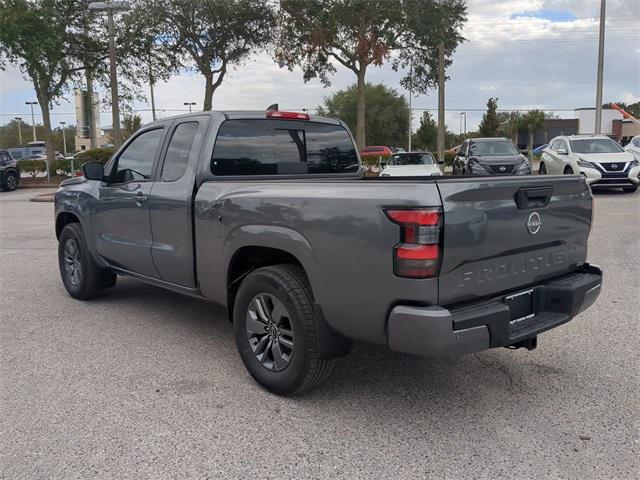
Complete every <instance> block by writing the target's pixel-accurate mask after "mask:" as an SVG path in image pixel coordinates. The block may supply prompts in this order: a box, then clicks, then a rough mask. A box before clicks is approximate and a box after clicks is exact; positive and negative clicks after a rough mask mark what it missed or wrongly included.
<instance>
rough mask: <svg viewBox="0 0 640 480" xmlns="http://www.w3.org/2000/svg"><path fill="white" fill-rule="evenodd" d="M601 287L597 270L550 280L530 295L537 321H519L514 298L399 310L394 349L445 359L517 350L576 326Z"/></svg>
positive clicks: (390, 325)
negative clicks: (551, 332)
mask: <svg viewBox="0 0 640 480" xmlns="http://www.w3.org/2000/svg"><path fill="white" fill-rule="evenodd" d="M601 286H602V271H601V270H600V269H599V268H598V267H596V266H594V265H585V266H584V267H582V269H581V270H579V271H578V272H574V273H571V274H568V275H563V276H561V277H556V278H553V279H550V280H547V281H545V282H542V283H541V284H539V285H536V286H533V287H530V288H529V289H525V290H531V291H532V293H531V295H532V298H533V306H534V307H533V315H531V317H530V318H520V319H515V320H514V319H513V318H512V312H511V310H510V307H509V306H508V305H507V304H506V303H505V297H508V296H509V293H507V294H505V295H502V296H500V297H496V298H493V299H490V300H482V301H478V302H473V303H466V304H463V305H459V306H453V307H449V308H443V307H439V306H431V307H412V306H396V307H394V308H393V309H392V310H391V313H390V314H389V318H388V322H387V338H388V342H389V347H390V348H391V349H392V350H395V351H397V352H404V353H412V354H416V355H423V356H426V357H432V358H442V357H455V356H458V355H462V354H465V353H471V352H478V351H481V350H485V349H487V348H493V347H506V346H509V345H513V344H515V343H518V342H521V341H523V340H525V339H528V338H532V337H535V336H536V335H538V334H539V333H542V332H544V331H546V330H549V329H551V328H554V327H557V326H559V325H562V324H563V323H566V322H568V321H569V320H571V319H572V318H573V317H574V316H576V315H577V314H578V313H580V312H582V311H583V310H585V309H587V308H588V307H589V306H591V304H593V302H595V300H596V298H598V295H599V293H600V288H601ZM510 293H516V292H510Z"/></svg>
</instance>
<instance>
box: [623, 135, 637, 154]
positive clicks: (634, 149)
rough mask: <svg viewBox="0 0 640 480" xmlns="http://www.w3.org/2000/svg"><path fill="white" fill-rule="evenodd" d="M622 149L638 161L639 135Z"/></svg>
mask: <svg viewBox="0 0 640 480" xmlns="http://www.w3.org/2000/svg"><path fill="white" fill-rule="evenodd" d="M624 149H625V151H627V152H631V153H632V154H633V156H634V157H635V158H636V160H640V135H636V136H635V137H633V138H632V139H631V140H630V141H629V143H627V145H626V146H625V147H624Z"/></svg>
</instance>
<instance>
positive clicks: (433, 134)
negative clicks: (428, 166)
mask: <svg viewBox="0 0 640 480" xmlns="http://www.w3.org/2000/svg"><path fill="white" fill-rule="evenodd" d="M411 140H412V141H411V143H412V144H413V145H414V146H415V148H416V149H420V150H428V151H431V152H433V151H435V150H436V149H437V146H438V125H437V123H436V121H435V120H434V119H433V117H432V116H431V114H430V113H429V112H428V111H425V112H423V114H422V117H421V118H420V126H419V127H418V129H417V130H416V133H414V134H413V137H412V139H411Z"/></svg>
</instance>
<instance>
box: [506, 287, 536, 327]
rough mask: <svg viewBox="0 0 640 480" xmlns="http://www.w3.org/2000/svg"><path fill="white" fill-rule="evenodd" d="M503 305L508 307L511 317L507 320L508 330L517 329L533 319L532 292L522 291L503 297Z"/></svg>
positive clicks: (531, 289)
mask: <svg viewBox="0 0 640 480" xmlns="http://www.w3.org/2000/svg"><path fill="white" fill-rule="evenodd" d="M504 303H505V304H506V305H507V306H508V307H509V311H510V312H511V317H510V318H509V329H510V330H516V329H518V328H519V327H520V326H521V325H522V324H523V322H524V323H529V322H528V320H531V319H532V318H533V317H535V315H536V314H535V309H534V290H533V288H530V289H529V290H524V291H522V292H518V293H514V294H512V295H507V296H506V297H504Z"/></svg>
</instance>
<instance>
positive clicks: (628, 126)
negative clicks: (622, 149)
mask: <svg viewBox="0 0 640 480" xmlns="http://www.w3.org/2000/svg"><path fill="white" fill-rule="evenodd" d="M612 130H613V131H612V133H611V137H613V138H615V139H616V140H617V141H618V142H619V143H620V145H626V144H627V143H629V142H630V141H631V139H632V138H633V137H635V136H636V135H640V125H636V124H635V123H633V122H632V121H631V120H624V119H623V120H614V121H613V128H612Z"/></svg>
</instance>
